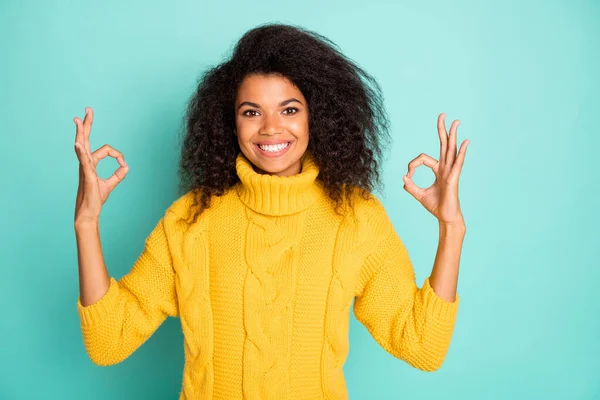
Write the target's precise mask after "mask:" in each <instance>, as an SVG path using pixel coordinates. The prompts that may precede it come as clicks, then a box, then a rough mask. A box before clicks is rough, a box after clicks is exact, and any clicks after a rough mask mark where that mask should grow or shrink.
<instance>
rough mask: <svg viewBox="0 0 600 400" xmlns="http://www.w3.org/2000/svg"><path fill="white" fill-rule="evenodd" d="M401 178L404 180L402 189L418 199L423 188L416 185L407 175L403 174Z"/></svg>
mask: <svg viewBox="0 0 600 400" xmlns="http://www.w3.org/2000/svg"><path fill="white" fill-rule="evenodd" d="M402 180H403V181H404V190H406V191H407V192H408V193H410V194H411V195H412V196H413V197H414V198H415V199H417V200H419V199H420V198H421V197H422V195H423V192H424V190H423V189H421V188H420V187H418V186H417V185H416V184H415V183H414V182H413V180H412V178H410V177H409V176H408V175H404V176H403V177H402Z"/></svg>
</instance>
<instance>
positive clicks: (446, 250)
mask: <svg viewBox="0 0 600 400" xmlns="http://www.w3.org/2000/svg"><path fill="white" fill-rule="evenodd" d="M465 233H466V226H465V225H464V224H452V225H450V224H443V223H440V224H439V234H440V240H439V244H438V249H437V254H436V256H435V262H434V264H433V270H432V271H431V275H430V279H429V282H430V284H431V287H432V288H433V290H434V291H435V293H436V294H437V295H438V296H439V297H441V298H442V299H444V300H446V301H448V302H454V300H455V298H456V291H457V286H458V269H459V264H460V254H461V251H462V245H463V240H464V237H465Z"/></svg>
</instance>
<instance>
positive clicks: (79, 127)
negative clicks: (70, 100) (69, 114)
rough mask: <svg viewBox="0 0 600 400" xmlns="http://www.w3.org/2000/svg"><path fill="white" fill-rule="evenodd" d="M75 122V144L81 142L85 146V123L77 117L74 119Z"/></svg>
mask: <svg viewBox="0 0 600 400" xmlns="http://www.w3.org/2000/svg"><path fill="white" fill-rule="evenodd" d="M73 122H74V123H75V142H79V143H81V144H82V145H84V146H85V137H84V134H83V123H82V122H81V118H79V117H75V118H73Z"/></svg>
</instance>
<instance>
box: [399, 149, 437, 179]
mask: <svg viewBox="0 0 600 400" xmlns="http://www.w3.org/2000/svg"><path fill="white" fill-rule="evenodd" d="M423 164H424V165H426V166H427V167H429V168H431V169H433V171H434V172H437V168H436V165H437V164H438V161H437V160H436V159H435V158H433V157H431V156H429V155H427V154H425V153H421V154H420V155H419V156H418V157H416V158H415V159H414V160H412V161H411V162H409V163H408V173H407V174H406V175H407V176H408V177H409V178H411V177H412V176H413V174H414V171H415V169H416V168H417V167H418V166H419V165H423Z"/></svg>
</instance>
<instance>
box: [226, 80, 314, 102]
mask: <svg viewBox="0 0 600 400" xmlns="http://www.w3.org/2000/svg"><path fill="white" fill-rule="evenodd" d="M290 97H296V98H298V99H299V100H301V101H302V102H304V96H303V95H302V92H301V91H300V89H298V88H297V87H296V86H295V85H294V84H293V83H292V82H291V81H290V80H289V79H288V78H286V77H284V76H281V75H258V74H253V75H248V76H246V77H245V78H244V80H243V81H242V83H241V84H240V87H239V89H238V91H237V95H236V102H242V101H252V100H254V101H256V102H259V103H260V102H262V103H265V104H269V103H279V102H280V101H282V100H287V99H288V98H290Z"/></svg>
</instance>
